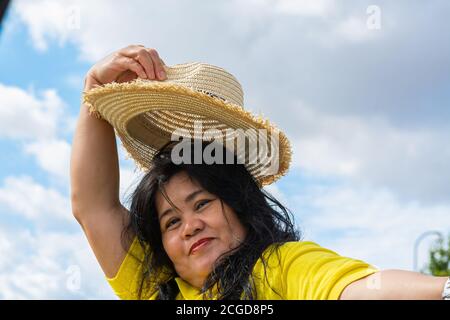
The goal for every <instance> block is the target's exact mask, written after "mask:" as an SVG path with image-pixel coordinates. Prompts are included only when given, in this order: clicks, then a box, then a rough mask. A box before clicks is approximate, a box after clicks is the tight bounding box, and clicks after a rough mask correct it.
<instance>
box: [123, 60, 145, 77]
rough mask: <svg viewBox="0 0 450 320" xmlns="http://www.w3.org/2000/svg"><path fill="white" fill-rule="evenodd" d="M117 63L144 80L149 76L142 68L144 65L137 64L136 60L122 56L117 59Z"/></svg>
mask: <svg viewBox="0 0 450 320" xmlns="http://www.w3.org/2000/svg"><path fill="white" fill-rule="evenodd" d="M117 63H118V64H119V65H121V66H123V67H125V70H127V69H129V70H131V71H133V72H134V73H136V74H137V75H138V77H140V78H142V79H147V74H146V72H145V70H144V68H143V67H142V65H141V64H140V63H139V62H137V61H136V60H134V59H132V58H130V57H126V56H120V57H118V58H117Z"/></svg>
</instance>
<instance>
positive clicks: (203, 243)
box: [189, 238, 213, 254]
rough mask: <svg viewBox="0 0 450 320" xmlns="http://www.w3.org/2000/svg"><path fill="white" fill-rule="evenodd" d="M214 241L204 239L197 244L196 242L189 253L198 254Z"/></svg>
mask: <svg viewBox="0 0 450 320" xmlns="http://www.w3.org/2000/svg"><path fill="white" fill-rule="evenodd" d="M212 239H213V238H203V239H200V240H198V241H197V242H195V243H194V244H193V245H192V247H191V250H190V251H189V254H194V253H195V252H197V251H198V250H200V249H201V248H203V247H204V246H206V245H207V244H208V243H210V242H211V240H212Z"/></svg>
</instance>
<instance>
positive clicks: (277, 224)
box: [124, 142, 300, 300]
mask: <svg viewBox="0 0 450 320" xmlns="http://www.w3.org/2000/svg"><path fill="white" fill-rule="evenodd" d="M209 144H210V143H208V142H201V143H200V145H201V147H202V149H201V150H202V151H204V150H205V147H207V146H208V145H209ZM175 145H176V143H174V142H171V143H169V144H167V145H166V146H164V147H163V148H161V150H160V151H159V152H158V153H157V155H156V156H155V157H154V158H153V160H152V166H151V169H150V170H149V171H148V172H147V173H146V174H145V175H144V176H143V177H142V179H141V181H140V182H139V184H138V185H137V187H136V189H135V190H134V192H133V193H132V195H131V205H130V222H129V224H128V225H127V226H126V228H125V229H124V233H129V232H133V234H135V235H136V236H137V238H138V240H139V242H140V244H141V246H142V247H143V248H146V249H145V259H144V261H143V264H144V268H143V271H142V275H141V285H140V290H139V298H142V297H141V295H142V290H143V288H144V287H148V288H150V290H153V292H155V291H158V299H162V300H171V299H175V297H176V296H177V294H178V292H179V290H178V286H177V283H176V282H175V281H174V279H175V277H177V273H176V271H175V268H174V265H173V263H172V261H171V260H170V258H169V256H168V255H167V253H166V252H165V250H164V247H163V243H162V236H161V230H160V224H159V220H158V215H157V210H156V205H155V197H156V194H157V191H160V192H161V193H162V194H163V195H164V194H165V192H164V184H165V183H167V182H168V181H169V180H170V178H171V177H173V176H174V175H175V174H177V173H179V172H185V173H186V174H187V175H188V176H189V177H190V178H191V179H193V180H194V181H195V182H197V183H198V184H199V185H200V186H201V187H202V188H203V189H205V190H206V191H208V192H209V193H211V194H213V195H215V196H217V197H218V198H219V199H220V201H221V203H222V208H223V203H225V204H227V205H228V206H229V207H231V208H232V209H233V210H234V212H235V213H236V215H237V218H238V220H239V221H240V223H241V224H242V225H243V226H244V228H245V229H246V230H247V234H246V238H245V239H244V240H243V241H242V243H241V244H240V245H239V246H238V247H237V248H235V249H233V250H232V251H230V252H227V253H225V254H224V255H222V256H220V257H219V259H217V261H216V264H215V265H214V266H213V269H212V272H211V273H210V274H209V276H208V277H207V279H206V281H205V283H204V285H203V288H202V292H203V293H204V297H205V298H206V297H212V289H213V287H214V286H215V285H216V286H217V293H218V296H217V297H216V298H217V299H257V298H258V297H257V293H256V290H255V286H254V281H255V279H254V277H253V276H252V270H253V267H254V265H255V263H256V262H257V261H258V259H262V262H263V265H264V268H266V259H267V257H268V256H266V257H265V258H264V257H263V256H262V253H263V252H264V251H265V250H266V249H267V248H268V247H269V246H270V245H274V246H273V247H271V248H273V249H277V248H278V247H279V246H280V245H281V244H283V243H285V242H288V241H298V240H299V239H300V233H299V231H298V230H296V229H295V227H294V223H293V217H292V213H291V212H290V211H289V210H288V209H287V208H286V207H284V206H283V205H282V204H281V203H280V202H279V201H278V200H277V199H275V197H273V196H272V195H271V194H270V193H268V192H267V191H266V190H264V189H262V188H261V187H260V186H259V184H258V183H257V181H256V180H255V178H254V177H253V176H252V175H251V174H250V173H249V171H248V170H247V169H246V167H245V166H244V164H242V163H237V162H238V161H237V158H236V156H235V155H234V154H233V155H232V157H233V158H234V162H233V163H231V164H230V163H227V162H226V161H222V163H213V164H206V163H205V162H204V161H201V163H195V162H194V156H193V155H194V153H195V151H196V150H195V142H194V143H191V144H190V149H189V150H190V151H191V157H190V159H191V160H192V161H191V163H186V161H185V162H183V163H179V164H178V162H177V163H175V162H174V161H173V160H172V150H173V147H174V146H175ZM222 148H223V149H222V151H223V152H222V155H223V159H225V157H226V154H227V153H229V151H228V149H226V148H225V147H222ZM212 155H213V156H214V154H213V153H212ZM184 159H185V158H184ZM202 159H203V157H202ZM227 159H229V158H227Z"/></svg>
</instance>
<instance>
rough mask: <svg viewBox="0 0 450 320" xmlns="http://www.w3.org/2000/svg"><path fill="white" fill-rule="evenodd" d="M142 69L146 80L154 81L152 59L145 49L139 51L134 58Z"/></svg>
mask: <svg viewBox="0 0 450 320" xmlns="http://www.w3.org/2000/svg"><path fill="white" fill-rule="evenodd" d="M134 59H135V60H136V61H139V63H140V64H141V65H142V66H143V67H144V69H145V72H146V73H147V77H148V79H155V71H154V67H153V63H152V58H151V56H150V54H149V53H148V51H147V50H145V48H141V49H139V51H138V53H137V56H136V57H135V58H134Z"/></svg>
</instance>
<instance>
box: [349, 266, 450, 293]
mask: <svg viewBox="0 0 450 320" xmlns="http://www.w3.org/2000/svg"><path fill="white" fill-rule="evenodd" d="M447 279H448V277H433V276H429V275H424V274H421V273H418V272H411V271H404V270H383V271H379V272H376V273H374V274H372V275H370V276H368V277H365V278H363V279H360V280H358V281H355V282H353V283H351V284H350V285H349V286H347V287H346V288H345V289H344V291H343V292H342V294H341V297H340V299H341V300H440V299H442V297H441V294H442V291H443V290H444V285H445V282H446V280H447Z"/></svg>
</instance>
